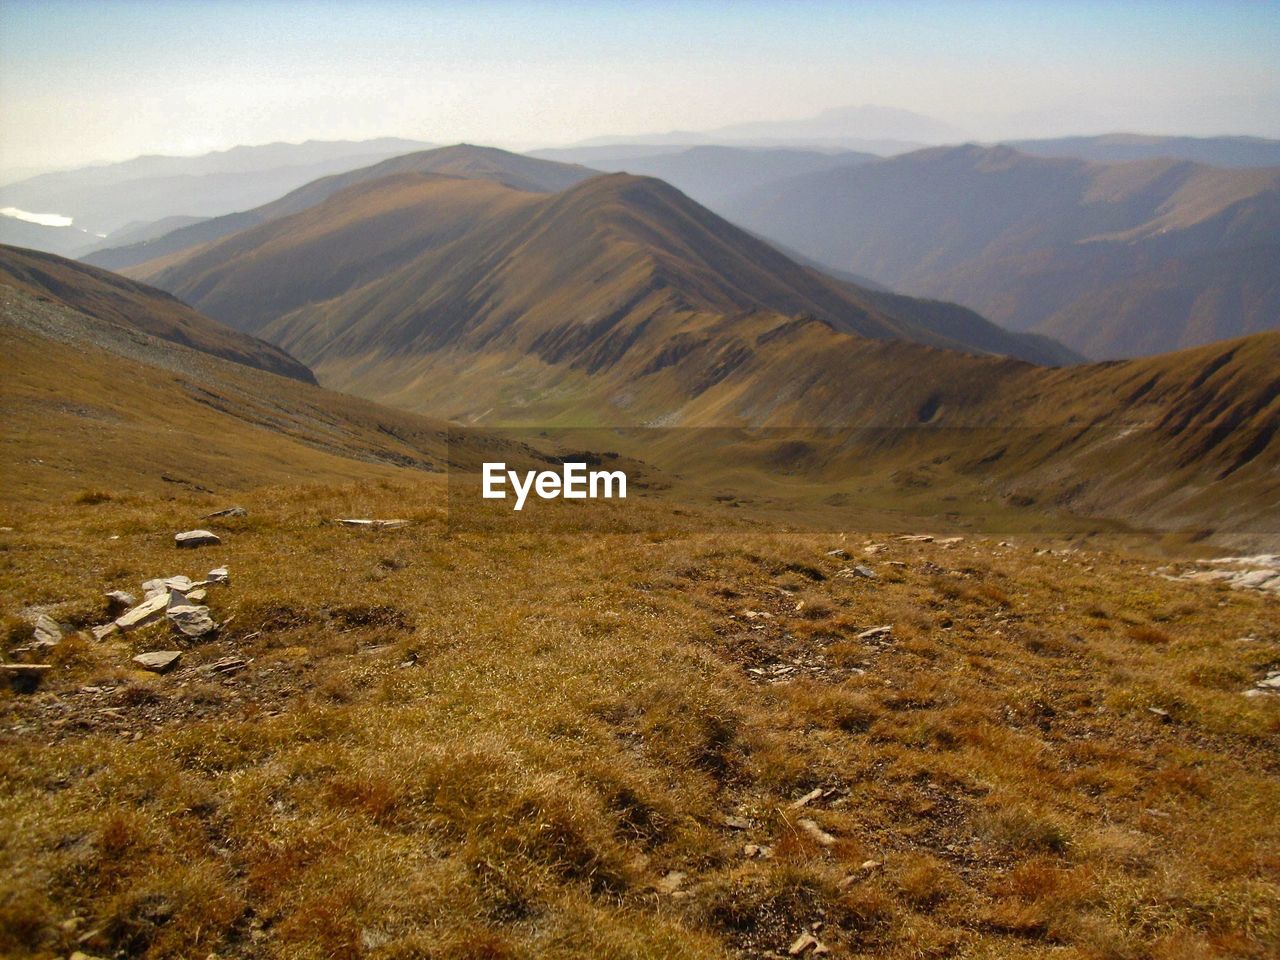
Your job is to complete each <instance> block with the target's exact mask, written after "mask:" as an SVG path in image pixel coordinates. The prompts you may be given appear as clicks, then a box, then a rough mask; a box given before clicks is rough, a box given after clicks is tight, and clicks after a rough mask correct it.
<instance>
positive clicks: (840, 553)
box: [827, 549, 849, 560]
mask: <svg viewBox="0 0 1280 960" xmlns="http://www.w3.org/2000/svg"><path fill="white" fill-rule="evenodd" d="M827 556H828V557H837V558H839V559H841V560H848V559H849V552H848V551H847V550H840V549H836V550H828V551H827Z"/></svg>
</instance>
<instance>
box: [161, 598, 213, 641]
mask: <svg viewBox="0 0 1280 960" xmlns="http://www.w3.org/2000/svg"><path fill="white" fill-rule="evenodd" d="M168 616H169V622H170V623H172V624H173V626H174V628H175V629H176V630H177V631H178V632H179V633H181V634H183V635H184V636H187V637H191V638H192V639H193V640H197V639H199V638H200V637H203V636H205V635H206V634H210V633H213V632H214V631H215V630H217V629H218V624H217V623H215V622H214V620H213V618H212V617H210V616H209V608H208V607H197V606H195V605H193V604H189V603H188V604H181V605H178V606H173V607H170V608H169V614H168Z"/></svg>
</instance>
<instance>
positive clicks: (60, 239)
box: [0, 213, 102, 257]
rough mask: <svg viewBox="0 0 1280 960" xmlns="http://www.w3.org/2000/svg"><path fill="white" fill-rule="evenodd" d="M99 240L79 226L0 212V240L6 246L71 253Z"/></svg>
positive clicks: (83, 249) (83, 250) (97, 242)
mask: <svg viewBox="0 0 1280 960" xmlns="http://www.w3.org/2000/svg"><path fill="white" fill-rule="evenodd" d="M101 242H102V238H101V237H97V236H94V235H93V234H92V233H89V232H87V231H85V230H81V229H80V228H79V227H74V226H50V225H49V224H44V223H32V222H31V221H30V220H26V219H23V218H22V217H15V216H12V215H10V214H7V213H0V243H5V244H9V245H10V246H14V247H30V248H32V249H35V250H48V251H49V252H51V253H56V254H59V255H61V256H64V257H74V256H78V255H79V254H82V253H85V252H87V251H89V250H92V249H93V248H94V247H95V246H97V245H98V244H99V243H101Z"/></svg>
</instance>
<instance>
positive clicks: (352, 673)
mask: <svg viewBox="0 0 1280 960" xmlns="http://www.w3.org/2000/svg"><path fill="white" fill-rule="evenodd" d="M237 499H238V500H239V501H240V502H242V503H243V504H244V505H245V506H247V507H248V509H249V516H248V517H246V518H241V519H235V520H229V521H226V522H224V523H222V524H221V525H219V526H218V527H217V529H218V530H219V531H220V532H221V533H222V535H223V536H224V543H223V545H222V546H221V547H219V548H217V549H216V550H212V551H205V552H202V553H201V554H199V555H189V554H185V553H175V551H174V550H173V548H172V545H171V542H170V533H171V531H172V530H174V529H179V528H181V527H184V526H189V525H191V524H192V523H193V522H194V521H195V518H197V517H199V516H200V515H202V514H204V513H207V512H208V511H210V510H211V509H213V508H215V507H218V506H222V505H224V504H225V502H226V501H225V500H224V499H223V498H221V497H214V496H211V495H207V494H201V493H198V492H192V491H189V490H179V491H177V492H176V493H174V494H171V495H170V496H169V497H168V498H166V499H160V498H157V497H153V496H136V495H135V496H123V497H115V498H111V499H108V500H106V501H105V502H99V503H96V504H88V503H81V504H69V503H68V502H67V501H66V500H65V499H61V498H59V497H56V496H55V497H52V498H47V499H46V500H45V501H44V502H42V503H39V504H26V505H24V509H23V511H22V512H21V513H18V512H17V511H15V510H9V511H6V513H5V516H4V518H3V519H4V523H5V525H7V526H10V527H12V528H13V529H11V530H8V531H5V532H4V533H2V534H0V538H2V539H0V543H2V544H3V547H4V549H3V551H0V557H2V558H3V560H2V561H0V590H2V591H3V595H4V597H5V598H6V608H7V609H9V610H16V609H19V608H21V607H25V606H28V605H39V606H41V607H42V608H45V609H49V610H51V611H52V612H53V613H54V614H55V615H56V616H57V617H58V618H59V619H63V620H71V621H73V622H76V623H83V624H90V623H94V622H98V620H100V619H101V617H102V613H101V612H100V607H101V603H102V601H101V599H100V597H101V591H102V590H104V589H108V588H136V586H137V583H138V581H140V580H142V579H144V578H148V577H151V576H154V575H158V574H167V573H177V572H187V573H192V574H197V573H199V572H201V571H203V569H205V568H206V567H207V566H211V565H213V564H214V563H224V562H226V563H229V564H230V567H231V570H232V577H233V584H232V587H231V588H230V589H229V590H227V591H225V592H217V593H214V594H213V595H212V597H211V599H210V603H211V605H212V607H213V610H214V612H215V615H216V616H217V617H218V618H219V619H227V618H230V617H234V620H232V622H231V624H230V625H228V627H227V628H226V629H225V630H224V632H223V633H222V634H221V635H220V636H219V637H218V638H217V639H216V640H215V641H213V642H211V643H207V644H203V645H195V646H192V647H190V648H189V649H188V650H187V652H186V654H185V658H184V661H183V664H182V666H181V668H180V672H178V673H176V674H171V675H169V676H166V677H164V678H156V677H153V676H150V675H146V674H139V673H135V672H132V671H130V670H129V669H128V657H129V655H130V654H131V653H133V652H135V651H139V650H144V649H153V648H155V647H157V646H162V647H163V646H171V645H173V642H174V641H173V640H172V639H170V638H167V637H164V636H163V633H164V630H163V628H150V629H149V630H147V631H144V632H142V633H139V634H135V635H131V636H130V637H128V638H127V639H126V640H125V641H123V642H108V643H105V644H93V643H91V642H87V641H84V640H68V641H64V643H63V645H62V646H61V647H60V648H59V650H58V651H57V652H56V653H55V654H54V655H53V657H52V660H53V662H54V663H55V665H56V669H55V671H54V674H53V676H52V677H51V678H50V679H49V680H48V682H47V684H46V688H45V691H44V692H43V693H40V694H37V695H35V696H29V697H16V696H11V695H9V694H7V693H4V694H0V698H2V699H0V710H2V711H3V730H4V740H5V749H4V750H3V751H0V757H3V760H0V794H2V795H3V810H4V814H3V816H4V818H5V820H6V821H7V823H9V825H10V827H11V829H7V830H5V831H4V833H3V840H0V862H2V863H3V864H4V868H5V869H4V870H3V871H2V873H3V875H4V876H5V878H6V879H5V881H4V882H3V884H2V885H0V937H3V938H5V939H4V940H3V949H4V950H5V951H6V952H8V953H9V954H10V955H15V956H64V955H66V953H67V952H68V951H70V950H71V949H73V948H74V947H76V946H77V943H78V944H79V947H80V948H81V949H86V950H93V951H95V952H96V953H98V954H102V955H110V954H111V953H112V952H113V951H122V952H123V953H125V954H128V955H130V956H139V957H148V958H158V957H179V956H184V957H185V956H192V955H199V956H204V955H205V954H206V953H208V952H210V951H215V952H216V953H217V954H218V956H222V957H271V958H277V957H278V958H289V960H301V958H313V957H314V958H321V957H325V958H332V957H368V958H392V957H408V956H429V957H468V958H478V957H530V958H532V957H581V958H587V957H602V956H619V957H623V956H625V957H653V958H667V957H698V958H710V957H720V956H728V955H733V953H734V951H738V950H741V951H744V952H745V955H746V956H761V955H766V952H767V951H772V950H785V949H786V947H787V945H788V944H789V943H790V942H791V941H792V940H793V939H794V938H795V937H796V936H797V935H798V934H799V933H800V932H801V931H802V930H804V929H806V928H808V927H809V926H810V925H811V924H814V923H821V924H822V926H821V928H820V929H819V931H818V935H819V937H820V938H821V939H822V940H823V941H824V942H825V943H827V944H829V945H830V946H831V947H832V948H834V949H835V950H836V951H837V952H838V954H843V955H875V956H880V957H888V958H898V957H901V958H907V957H919V956H921V955H940V954H951V955H971V956H999V957H1012V958H1018V957H1032V956H1044V955H1046V953H1052V954H1053V955H1054V956H1056V957H1063V958H1086V957H1096V956H1150V957H1156V958H1162V960H1163V958H1181V957H1187V956H1192V957H1212V956H1233V957H1257V958H1261V957H1263V956H1266V955H1268V954H1269V953H1270V952H1271V951H1273V950H1274V949H1275V948H1276V946H1277V945H1278V944H1280V927H1277V918H1278V917H1280V889H1278V888H1277V885H1276V881H1275V877H1276V869H1277V864H1276V862H1275V855H1274V852H1273V851H1274V850H1275V848H1276V844H1277V841H1280V834H1277V823H1276V820H1275V818H1274V816H1273V815H1272V813H1273V811H1274V809H1275V806H1276V804H1277V803H1280V792H1278V791H1280V786H1278V781H1277V779H1276V771H1275V769H1274V750H1273V747H1274V739H1275V737H1276V735H1277V733H1278V732H1280V726H1278V724H1280V715H1278V714H1277V712H1276V704H1275V703H1274V702H1272V701H1258V700H1252V701H1251V700H1247V699H1245V698H1243V697H1241V696H1240V694H1239V690H1240V689H1242V688H1243V687H1244V686H1246V685H1248V684H1249V683H1250V682H1251V681H1252V680H1254V679H1256V678H1257V677H1258V676H1260V675H1261V671H1262V670H1263V668H1264V667H1265V666H1266V665H1267V664H1270V663H1274V662H1276V659H1277V658H1280V634H1278V633H1277V632H1276V630H1277V626H1276V625H1277V622H1278V621H1277V608H1276V601H1275V600H1274V599H1271V600H1264V599H1261V598H1260V597H1258V596H1256V595H1249V594H1242V593H1228V592H1224V591H1221V590H1218V589H1215V588H1214V587H1211V586H1206V585H1197V584H1188V583H1172V582H1169V581H1166V580H1162V579H1159V578H1157V577H1154V576H1152V572H1151V568H1152V563H1151V562H1150V561H1147V560H1143V559H1141V558H1140V557H1137V556H1131V555H1127V554H1126V553H1125V552H1123V551H1119V552H1117V551H1116V549H1115V547H1114V546H1112V547H1107V548H1104V547H1103V545H1102V544H1091V545H1086V548H1085V549H1084V550H1081V551H1077V552H1072V553H1068V554H1065V555H1037V554H1036V553H1034V552H1033V551H1032V550H1031V549H1030V548H1029V547H1015V548H997V547H995V546H994V544H992V543H990V542H973V541H970V542H966V543H964V544H961V545H959V546H958V547H953V548H950V549H947V548H940V547H938V546H936V545H892V546H890V547H888V548H886V549H885V550H884V551H883V552H878V553H876V554H875V555H867V556H866V557H863V555H862V544H863V542H864V537H863V536H862V535H858V534H850V535H849V536H848V537H847V538H845V537H844V536H837V535H824V536H817V535H808V536H781V535H770V534H760V533H750V532H747V531H745V530H741V529H734V528H733V527H732V526H730V525H721V526H720V527H719V529H718V532H716V533H714V534H707V533H700V532H697V531H698V530H699V529H702V527H701V524H700V522H699V520H698V519H697V518H696V517H690V516H688V515H686V516H684V517H681V516H680V515H679V514H677V513H672V512H671V511H670V510H669V509H668V508H666V507H663V506H662V505H661V504H655V505H646V504H644V503H642V502H637V503H636V504H634V505H629V509H632V508H634V510H636V511H646V510H654V511H655V513H654V514H653V515H652V517H651V518H650V520H649V523H651V524H653V525H655V526H656V525H661V526H662V527H663V528H664V529H665V533H664V534H663V535H661V536H656V535H648V536H645V535H610V534H608V533H601V534H599V535H597V536H593V537H583V536H581V535H568V536H560V537H557V536H551V535H546V534H520V533H517V534H497V535H481V534H458V533H454V534H452V535H451V534H450V533H449V531H448V527H447V526H446V522H445V513H444V503H443V500H442V489H441V487H440V486H439V485H438V484H435V483H433V482H431V481H430V480H429V479H428V480H426V481H411V482H410V481H405V480H384V481H371V480H364V481H361V482H360V483H358V484H344V485H315V484H312V485H304V486H296V487H273V488H269V489H265V490H261V491H257V492H248V493H243V494H240V495H238V497H237ZM602 509H603V510H604V513H605V516H604V523H605V524H606V525H607V523H608V522H609V517H610V516H616V515H618V511H615V510H611V509H605V508H602ZM349 514H355V515H373V516H387V515H395V516H402V517H407V518H410V519H411V520H413V521H414V525H413V526H411V527H409V528H406V529H404V530H399V531H386V532H384V533H375V534H372V535H370V534H367V533H362V532H360V531H351V530H344V529H341V528H337V527H333V526H326V525H323V524H322V523H321V522H320V521H322V520H323V519H324V518H326V517H330V516H339V515H349ZM632 516H634V514H632ZM109 535H118V536H119V538H120V539H118V540H109V539H108V536H109ZM837 546H843V547H845V548H846V549H848V550H850V551H851V552H852V553H853V554H854V555H855V556H856V557H857V558H858V559H859V560H864V559H865V561H866V562H869V563H871V564H872V565H873V566H875V568H876V569H877V570H878V571H879V572H880V573H881V576H882V578H883V579H882V580H881V581H879V582H874V583H873V582H870V581H865V580H840V579H833V578H832V575H833V574H834V572H835V571H836V570H837V569H838V568H839V567H840V566H841V565H843V563H844V561H839V560H835V559H833V558H829V557H826V556H825V555H824V554H825V552H826V551H827V550H830V549H832V548H833V547H837ZM748 611H750V613H749V612H748ZM882 623H888V624H892V625H893V628H894V638H893V640H892V641H890V642H888V643H886V644H884V645H875V644H870V643H867V642H864V641H859V640H858V639H857V634H858V633H859V632H860V631H862V630H865V629H866V628H868V627H871V626H875V625H877V624H882ZM9 629H10V631H11V632H10V636H11V638H13V637H18V638H20V637H21V628H18V627H17V626H16V621H12V620H11V621H10V625H9ZM1244 636H1253V637H1256V638H1258V639H1254V640H1248V641H1244V640H1237V639H1235V638H1237V637H1244ZM10 642H16V641H15V640H13V639H11V641H10ZM229 654H235V655H238V656H240V657H242V658H246V659H250V660H251V663H250V664H249V666H248V667H247V668H245V669H244V670H243V671H242V672H240V673H237V674H234V675H232V676H230V677H227V678H219V677H215V676H212V675H210V674H208V673H202V672H201V670H200V668H201V666H202V665H206V664H209V663H212V662H213V661H215V660H217V659H219V658H221V657H223V656H226V655H229ZM785 667H790V668H791V669H790V671H788V672H783V673H778V672H776V671H777V670H778V669H780V668H785ZM752 671H762V673H754V672H752ZM762 677H764V678H768V677H773V678H776V679H778V680H779V681H780V682H776V683H769V682H764V681H763V680H762ZM1149 707H1157V708H1160V709H1162V710H1165V711H1167V712H1168V714H1169V718H1170V719H1169V720H1168V721H1167V722H1162V718H1161V717H1160V716H1157V715H1154V714H1152V713H1151V712H1150V711H1149V709H1148V708H1149ZM135 733H136V735H135ZM815 787H823V788H829V789H832V790H833V793H832V794H831V795H830V796H827V797H824V798H823V799H821V800H818V801H815V802H812V803H810V804H809V806H807V807H806V808H805V809H803V810H799V811H797V810H794V809H791V808H789V806H788V805H789V804H790V803H791V802H792V801H794V800H795V799H796V798H798V797H800V796H802V795H804V794H807V793H809V792H810V791H811V790H812V789H813V788H815ZM726 816H736V817H742V818H745V819H746V820H747V827H746V829H742V830H739V829H734V828H731V827H729V826H727V825H726V823H725V820H724V818H725V817H726ZM806 817H807V818H811V819H813V820H814V821H816V822H817V823H818V824H819V825H820V826H821V827H822V829H824V830H825V831H826V832H828V833H829V834H831V835H832V836H833V837H834V838H835V843H834V844H833V845H831V846H829V847H827V846H822V845H821V844H819V843H816V842H815V841H814V840H813V839H811V838H810V836H809V835H808V834H807V833H806V832H805V831H804V829H803V828H802V827H801V826H800V824H799V821H800V820H801V819H802V818H806ZM746 843H755V844H765V845H767V846H769V847H770V848H771V856H770V857H769V858H767V859H760V858H751V857H747V856H745V855H744V854H743V845H744V844H746ZM872 860H873V861H876V862H877V863H878V864H879V865H878V866H873V867H864V866H862V865H863V864H864V863H866V862H867V861H872ZM671 871H679V872H680V873H683V874H685V875H686V876H685V879H684V880H683V882H682V883H681V884H680V888H679V890H678V891H677V893H678V894H679V896H673V895H672V894H671V893H670V892H664V891H663V890H662V889H661V888H660V883H659V882H660V881H661V880H662V879H663V878H664V877H666V876H667V875H668V874H669V873H670V872H671ZM739 955H743V954H739Z"/></svg>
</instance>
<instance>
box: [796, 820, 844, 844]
mask: <svg viewBox="0 0 1280 960" xmlns="http://www.w3.org/2000/svg"><path fill="white" fill-rule="evenodd" d="M796 823H797V825H799V827H800V829H801V830H803V831H804V832H805V833H807V834H808V835H809V836H811V837H812V838H813V839H814V840H817V841H818V843H820V844H822V845H823V846H824V847H830V846H833V845H834V844H835V842H836V838H835V837H833V836H832V835H831V834H829V833H827V831H825V830H823V829H822V828H821V827H820V826H818V823H817V821H816V820H797V821H796Z"/></svg>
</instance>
